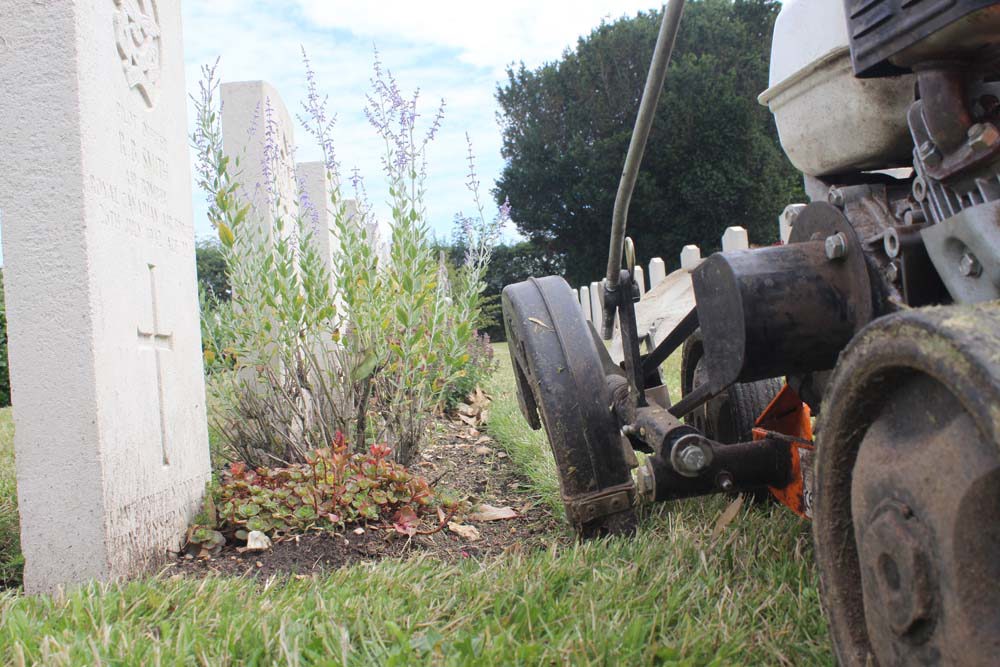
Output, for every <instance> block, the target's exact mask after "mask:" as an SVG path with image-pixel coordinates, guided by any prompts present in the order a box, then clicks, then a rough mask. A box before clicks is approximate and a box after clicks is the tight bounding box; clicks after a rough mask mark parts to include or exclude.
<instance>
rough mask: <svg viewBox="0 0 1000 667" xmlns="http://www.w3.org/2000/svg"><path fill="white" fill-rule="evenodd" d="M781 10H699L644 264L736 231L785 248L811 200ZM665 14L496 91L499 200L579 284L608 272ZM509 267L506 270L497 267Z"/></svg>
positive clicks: (729, 4) (642, 19) (670, 86)
mask: <svg viewBox="0 0 1000 667" xmlns="http://www.w3.org/2000/svg"><path fill="white" fill-rule="evenodd" d="M780 7H781V6H780V4H779V3H778V2H774V1H771V0H735V1H732V0H689V2H688V3H687V5H686V7H685V10H684V17H683V20H682V21H681V27H680V32H679V34H678V38H677V43H676V47H675V49H674V54H673V58H672V60H671V64H670V68H669V71H668V74H667V80H666V84H665V86H664V90H663V95H662V97H661V99H660V100H659V104H658V107H657V114H656V119H655V121H654V123H653V129H652V134H651V136H650V138H649V143H648V145H647V148H646V152H645V157H644V159H643V163H642V169H641V171H640V174H639V179H638V182H637V184H636V189H635V193H634V195H633V198H632V205H631V208H630V210H629V217H628V230H629V231H628V233H629V235H630V236H632V237H633V239H635V241H636V245H637V249H638V256H639V260H640V261H641V263H643V264H646V263H647V262H648V261H649V260H650V259H651V258H653V257H657V256H659V257H663V258H664V259H665V260H666V261H667V262H668V264H669V263H673V264H675V265H676V264H677V263H678V260H677V256H678V254H679V252H680V250H681V248H682V247H683V245H685V244H687V243H695V244H698V245H700V246H701V247H702V249H703V251H714V250H715V249H717V248H718V246H719V243H720V237H721V234H722V232H723V230H724V229H725V228H726V227H728V226H730V225H742V226H744V227H746V228H747V230H748V231H749V234H750V239H751V242H752V243H757V244H766V243H772V242H774V241H776V240H777V216H778V214H779V213H780V212H781V211H782V209H783V208H784V207H785V206H786V205H787V204H789V203H792V202H794V201H801V200H802V198H803V197H804V193H803V192H802V189H801V179H800V176H799V174H798V173H797V172H796V171H795V170H794V168H793V167H792V166H791V164H790V163H789V162H788V161H787V159H786V158H785V156H784V154H783V153H782V150H781V147H780V145H779V143H778V138H777V132H776V130H775V126H774V122H773V120H772V118H771V114H770V112H769V111H768V110H767V108H765V107H763V106H760V105H759V104H758V103H757V100H756V97H757V95H758V94H759V93H760V92H761V91H763V90H764V89H765V88H766V87H767V79H768V62H769V57H770V49H771V31H772V28H773V25H774V20H775V18H776V17H777V14H778V11H779V10H780ZM660 18H661V14H660V13H659V12H651V13H640V14H638V15H637V16H635V17H634V18H625V19H621V20H619V21H616V22H613V23H605V24H602V25H601V26H600V27H598V28H596V29H595V30H594V31H593V32H591V34H590V35H589V36H587V37H582V38H581V39H580V40H579V41H578V43H577V46H576V48H575V49H574V50H572V51H567V52H566V53H565V54H564V55H563V57H562V59H560V60H559V61H557V62H552V63H547V64H546V65H544V66H542V67H540V68H538V69H536V70H528V69H527V68H525V67H524V66H523V64H522V65H521V66H520V67H516V68H515V67H511V68H509V69H508V79H507V81H506V83H504V84H502V85H500V86H499V87H498V89H497V95H496V97H497V101H498V102H499V104H500V111H499V112H498V118H499V120H500V122H501V125H502V128H503V139H504V141H503V148H502V153H503V156H504V158H505V159H506V166H505V168H504V170H503V173H502V175H501V177H500V179H499V180H498V181H497V187H496V190H495V192H494V194H495V197H496V199H497V201H502V200H503V199H504V198H505V197H509V198H510V202H511V204H512V207H513V208H512V216H511V217H512V219H513V220H514V221H515V223H516V224H517V226H518V228H519V230H520V231H521V232H522V233H523V234H525V235H526V236H527V237H528V238H529V239H530V240H531V241H532V243H533V244H534V245H535V246H536V247H538V248H542V249H545V251H547V252H548V254H550V255H556V254H557V255H560V256H561V257H562V258H563V261H564V262H565V273H564V275H565V276H566V278H567V279H568V280H569V281H570V282H571V283H572V284H574V285H575V284H582V283H586V282H589V281H591V280H594V279H596V277H598V276H600V275H602V274H603V273H604V268H605V264H606V262H607V238H608V233H609V230H610V227H611V214H612V209H613V207H614V200H615V192H616V190H617V187H618V181H619V177H620V175H621V170H622V166H623V164H624V161H625V154H626V152H627V149H628V143H629V138H630V136H631V132H632V126H633V124H634V122H635V116H636V113H637V111H638V107H639V100H640V98H641V95H642V88H643V85H644V83H645V79H646V72H647V69H648V67H649V62H650V59H651V57H652V52H653V46H654V44H655V42H656V35H657V31H658V29H659V23H660ZM497 263H498V264H502V262H501V261H498V262H497Z"/></svg>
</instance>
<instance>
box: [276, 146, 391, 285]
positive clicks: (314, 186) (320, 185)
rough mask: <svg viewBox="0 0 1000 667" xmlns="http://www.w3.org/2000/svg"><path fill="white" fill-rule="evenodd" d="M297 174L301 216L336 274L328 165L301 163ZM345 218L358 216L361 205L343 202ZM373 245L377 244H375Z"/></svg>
mask: <svg viewBox="0 0 1000 667" xmlns="http://www.w3.org/2000/svg"><path fill="white" fill-rule="evenodd" d="M295 173H296V176H297V178H298V181H299V187H300V188H301V190H302V192H301V196H300V202H301V203H302V204H304V206H301V207H300V208H301V209H302V211H301V213H302V215H303V216H305V217H306V221H307V222H309V223H310V224H311V225H312V226H313V236H314V238H315V239H316V243H317V246H318V248H319V250H320V254H322V256H323V260H324V261H325V262H326V266H327V268H328V269H329V270H330V273H331V275H332V274H333V272H334V269H335V265H334V262H335V260H336V255H337V253H338V252H340V246H339V243H338V240H337V234H336V232H337V229H336V224H335V223H336V211H334V207H333V203H332V201H331V195H332V190H333V187H334V185H335V184H334V183H332V182H330V179H331V178H332V177H331V176H329V175H328V174H327V169H326V165H325V164H324V163H323V162H300V163H299V164H297V165H296V167H295ZM342 203H343V205H344V214H345V215H346V216H347V218H348V219H351V218H354V217H355V216H357V215H358V204H357V202H356V201H355V200H353V199H344V200H342ZM368 231H369V234H372V233H374V231H375V228H374V225H373V226H372V228H370V229H369V230H368ZM373 244H374V240H373Z"/></svg>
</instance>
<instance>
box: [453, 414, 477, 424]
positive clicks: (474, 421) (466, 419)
mask: <svg viewBox="0 0 1000 667" xmlns="http://www.w3.org/2000/svg"><path fill="white" fill-rule="evenodd" d="M458 418H459V419H461V420H462V421H463V422H465V423H466V424H468V425H469V426H475V425H476V424H478V423H479V420H478V419H476V418H475V417H468V416H466V415H463V414H461V413H459V415H458Z"/></svg>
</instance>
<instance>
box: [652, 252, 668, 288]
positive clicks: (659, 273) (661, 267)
mask: <svg viewBox="0 0 1000 667" xmlns="http://www.w3.org/2000/svg"><path fill="white" fill-rule="evenodd" d="M666 277H667V265H666V264H664V263H663V260H662V259H660V258H659V257H654V258H653V259H651V260H650V261H649V289H650V290H652V289H653V288H654V287H656V286H657V285H659V284H660V282H661V281H662V280H663V279H664V278H666Z"/></svg>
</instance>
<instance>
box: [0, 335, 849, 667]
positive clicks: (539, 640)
mask: <svg viewBox="0 0 1000 667" xmlns="http://www.w3.org/2000/svg"><path fill="white" fill-rule="evenodd" d="M498 347H499V349H498V350H497V352H498V357H499V359H500V362H501V367H500V369H499V370H498V372H497V374H496V375H495V377H494V378H493V381H492V383H491V386H490V392H491V393H492V394H493V396H494V403H493V406H492V414H491V417H490V430H491V431H492V432H493V433H494V435H495V436H496V437H497V438H498V439H499V441H500V444H501V446H502V447H504V448H505V449H506V450H507V451H508V453H509V455H510V457H511V459H512V460H513V461H514V462H515V463H516V464H517V465H518V466H520V467H521V468H522V470H524V472H525V473H526V474H527V475H528V476H529V478H530V479H531V481H532V484H533V486H535V487H536V491H537V492H538V494H540V495H542V496H543V497H545V498H546V502H549V503H551V504H553V505H554V506H558V484H557V480H556V478H555V476H554V471H553V466H552V461H551V456H550V455H549V454H548V450H547V446H546V445H545V442H544V439H543V438H541V436H539V434H537V433H535V432H532V431H530V429H528V427H527V425H526V424H524V422H523V420H521V419H520V417H519V416H518V414H517V413H516V411H517V406H516V398H515V397H514V395H513V393H512V385H511V383H510V367H509V361H508V360H507V358H506V350H505V349H503V347H502V346H498ZM0 451H4V450H3V449H0ZM0 488H2V487H0ZM725 505H726V503H725V501H723V500H721V499H710V500H704V501H692V502H687V503H683V504H677V505H674V506H664V507H661V508H658V509H657V510H656V511H651V512H647V513H645V514H644V516H643V519H642V524H641V528H640V532H639V535H638V536H637V537H636V538H635V539H631V540H629V539H615V540H604V541H599V542H594V543H588V544H584V545H576V544H574V545H572V546H564V545H565V542H564V541H557V540H553V547H552V548H550V549H549V550H547V551H543V552H536V553H531V554H518V553H512V554H508V555H506V556H504V557H501V558H498V559H495V560H489V561H483V562H479V561H473V560H469V561H466V562H463V563H460V564H446V563H442V562H440V561H436V560H433V559H430V558H424V557H420V556H417V557H413V558H410V559H406V560H389V561H383V562H380V563H376V564H365V565H357V566H354V567H350V568H346V569H343V570H339V571H337V572H333V573H330V574H328V575H324V576H317V577H312V578H307V579H302V580H297V579H290V580H272V581H267V582H264V583H261V582H256V581H249V580H241V579H225V578H209V579H205V580H187V579H179V578H177V579H175V578H171V577H169V576H167V575H162V576H160V577H156V578H152V579H146V580H143V581H138V582H133V583H130V584H123V585H107V586H100V585H91V586H87V587H84V588H80V589H77V590H75V591H72V592H70V593H68V594H66V595H60V596H53V597H25V596H23V595H21V594H19V593H18V592H16V591H8V592H6V593H2V594H0V663H2V664H32V663H42V664H53V665H64V664H65V665H69V664H148V665H158V664H167V663H169V664H203V665H235V664H246V665H264V664H273V663H280V664H329V665H341V664H347V665H368V664H372V665H416V664H432V665H491V664H516V665H541V664H544V665H553V664H555V665H616V664H623V665H626V664H641V665H645V664H671V665H673V664H677V665H702V664H717V665H722V664H734V665H735V664H787V665H805V664H830V663H832V657H831V655H830V652H829V647H828V640H827V636H826V624H825V622H824V620H823V617H822V615H821V614H820V610H819V599H818V593H817V587H816V575H815V569H814V566H813V562H812V554H811V547H810V544H811V542H810V538H809V535H808V531H807V527H806V526H804V525H803V524H802V523H801V522H799V521H798V520H797V519H795V518H794V517H793V516H791V515H790V514H788V513H786V512H784V511H782V510H780V509H779V508H773V507H772V508H765V509H751V510H746V511H743V512H742V513H741V514H740V515H739V516H738V518H737V519H736V520H735V521H734V522H733V523H732V524H731V525H730V526H729V527H728V528H727V529H726V530H725V531H724V532H723V533H722V534H721V535H719V536H716V537H713V534H712V533H713V525H714V521H715V518H716V516H717V515H718V514H719V513H720V511H721V510H722V509H723V508H724V507H725Z"/></svg>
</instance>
